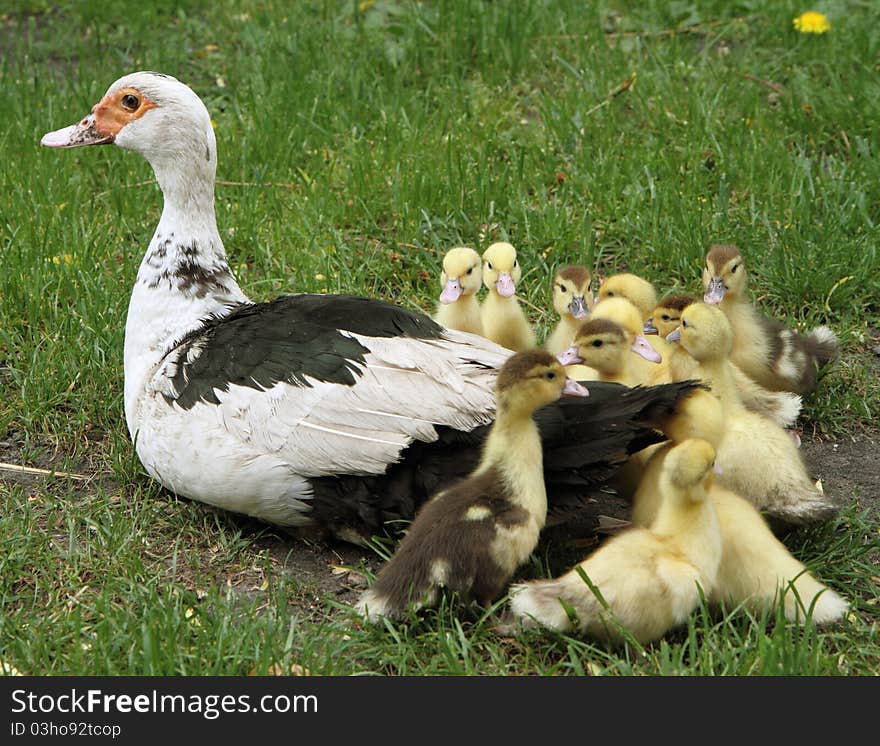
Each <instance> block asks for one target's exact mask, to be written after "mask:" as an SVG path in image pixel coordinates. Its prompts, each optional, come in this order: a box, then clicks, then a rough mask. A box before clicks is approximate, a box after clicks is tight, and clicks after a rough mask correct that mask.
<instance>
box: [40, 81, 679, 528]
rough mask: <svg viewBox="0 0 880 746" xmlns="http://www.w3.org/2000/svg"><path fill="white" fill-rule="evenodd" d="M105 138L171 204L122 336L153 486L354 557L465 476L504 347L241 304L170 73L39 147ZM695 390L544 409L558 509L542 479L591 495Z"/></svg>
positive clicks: (277, 303) (120, 95) (347, 313)
mask: <svg viewBox="0 0 880 746" xmlns="http://www.w3.org/2000/svg"><path fill="white" fill-rule="evenodd" d="M105 143H113V144H116V145H118V146H120V147H122V148H125V149H127V150H133V151H135V152H136V153H139V154H140V155H142V156H143V157H144V158H146V159H147V160H148V161H149V162H150V164H151V165H152V167H153V170H154V172H155V174H156V179H157V181H158V183H159V186H160V187H161V189H162V193H163V195H164V199H165V205H164V209H163V211H162V216H161V219H160V221H159V225H158V227H157V228H156V231H155V234H154V235H153V238H152V240H151V241H150V244H149V246H148V247H147V250H146V254H145V255H144V258H143V261H142V262H141V265H140V269H139V270H138V274H137V280H136V282H135V286H134V290H133V292H132V294H131V300H130V303H129V308H128V319H127V322H126V328H125V417H126V421H127V424H128V429H129V433H130V435H131V438H132V440H133V442H134V444H135V449H136V451H137V454H138V457H139V458H140V460H141V462H142V463H143V465H144V467H145V468H146V470H147V472H148V473H149V474H150V476H151V477H153V478H154V479H156V480H158V481H159V482H160V483H161V484H162V485H164V486H165V487H166V488H168V489H169V490H171V491H173V492H174V493H176V494H178V495H182V496H185V497H188V498H191V499H194V500H199V501H203V502H205V503H209V504H212V505H216V506H218V507H221V508H224V509H227V510H231V511H236V512H240V513H245V514H248V515H251V516H254V517H257V518H260V519H262V520H265V521H267V522H270V523H274V524H278V525H283V526H318V527H320V528H323V529H325V530H328V531H330V532H331V533H333V534H334V535H336V536H338V537H339V538H342V539H345V540H349V541H354V542H357V543H362V542H363V541H364V539H367V538H369V537H370V536H371V535H372V534H374V533H378V532H380V531H381V530H382V529H383V526H387V522H388V521H396V520H398V521H399V520H400V519H404V520H408V519H411V518H412V516H413V514H414V512H415V509H416V508H417V507H418V505H419V504H420V503H421V502H423V501H424V499H425V498H426V497H427V496H428V495H429V494H431V493H432V492H434V491H436V490H437V489H438V487H439V486H442V485H443V484H444V483H447V482H449V481H451V480H453V479H457V478H459V477H461V476H463V475H464V474H467V473H468V472H469V471H470V470H471V469H472V468H473V467H474V466H475V465H476V459H477V457H478V455H479V448H478V447H475V445H476V444H478V443H479V442H481V440H482V438H484V437H485V431H486V430H487V428H486V427H481V426H484V425H486V424H487V423H490V422H491V420H492V418H493V416H494V398H493V386H494V382H495V378H496V375H497V369H498V368H499V367H500V366H501V365H502V363H503V362H504V361H505V360H506V359H507V357H508V356H510V355H511V354H512V353H511V352H510V351H509V350H506V349H503V348H501V347H499V346H497V345H495V344H493V343H491V342H489V341H487V340H484V339H482V338H479V337H476V336H474V335H470V334H465V333H461V332H456V331H452V330H448V329H445V328H443V327H442V326H440V325H438V324H436V323H435V322H433V321H432V320H431V319H429V318H428V317H427V316H424V315H422V314H418V313H413V312H411V311H408V310H406V309H403V308H399V307H397V306H394V305H392V304H389V303H385V302H382V301H378V300H373V299H368V298H361V297H354V296H342V295H307V294H303V295H287V296H282V297H279V298H276V299H275V300H271V301H268V302H254V301H251V300H250V299H249V298H248V297H247V296H246V295H245V294H244V292H243V291H242V289H241V288H240V287H239V285H238V283H237V282H236V280H235V277H234V276H233V274H232V272H231V270H230V268H229V264H228V262H227V259H226V253H225V251H224V248H223V242H222V241H221V239H220V234H219V232H218V230H217V224H216V220H215V216H214V180H215V173H216V167H217V145H216V140H215V137H214V131H213V128H212V126H211V119H210V116H209V114H208V111H207V109H206V108H205V106H204V104H203V103H202V101H201V100H200V99H199V97H198V96H197V95H196V94H195V93H194V92H193V91H192V90H191V89H190V88H189V87H187V86H186V85H184V84H183V83H181V82H179V81H178V80H176V79H175V78H173V77H171V76H169V75H164V74H160V73H155V72H136V73H132V74H130V75H126V76H124V77H122V78H120V79H119V80H117V81H116V82H115V83H113V84H112V85H111V86H110V88H109V89H108V91H107V93H106V95H105V96H104V97H103V98H102V99H101V101H99V102H98V103H97V104H96V105H95V106H94V107H93V109H92V112H91V114H89V115H88V116H87V117H85V118H84V119H83V120H82V121H80V122H79V123H78V124H75V125H72V126H70V127H66V128H64V129H61V130H57V131H55V132H50V133H49V134H47V135H45V136H44V137H43V139H42V145H44V146H47V147H52V148H70V147H76V146H81V145H98V144H105ZM690 388H691V385H690V384H688V385H686V386H684V387H681V386H680V385H675V386H674V387H666V388H661V387H658V388H656V389H654V390H649V391H645V392H641V393H640V394H639V396H640V397H641V398H640V399H639V398H638V397H636V396H634V395H633V394H631V393H627V392H623V391H621V390H620V389H617V388H611V387H606V388H605V389H602V388H598V389H597V390H596V391H595V392H594V395H593V396H592V397H591V398H590V399H589V400H584V401H587V402H589V403H591V404H592V406H587V407H584V406H578V407H571V406H560V405H558V404H557V405H556V406H555V407H553V408H547V410H545V411H544V417H543V420H541V418H540V417H539V418H538V420H539V425H540V426H541V432H542V437H543V438H544V439H545V442H548V441H550V442H561V443H565V444H566V446H567V447H565V448H562V449H557V452H558V453H559V463H558V464H556V465H554V463H553V462H552V459H551V458H549V457H548V459H547V460H545V468H546V469H547V470H548V488H549V489H550V493H551V502H552V494H553V484H554V482H553V478H552V475H553V474H554V473H555V472H554V468H558V469H559V472H558V473H559V474H560V475H561V481H563V482H565V483H566V484H567V488H570V487H571V486H572V485H575V486H577V487H578V488H579V489H581V490H583V486H584V485H587V484H594V483H599V482H601V481H602V479H604V478H605V477H606V476H607V475H608V474H609V473H613V471H614V466H615V464H616V463H619V462H622V461H623V460H624V459H625V456H624V454H625V453H626V452H628V451H629V450H631V448H632V447H634V446H632V445H631V441H634V440H644V438H645V437H646V433H648V432H649V428H650V424H649V423H647V422H646V419H647V418H646V417H645V414H644V411H648V410H650V412H651V418H653V416H654V414H655V412H656V410H657V408H658V407H657V405H658V404H660V405H661V406H660V409H665V410H667V411H668V410H670V409H672V408H674V406H675V402H676V401H677V399H678V397H679V396H681V395H682V392H685V391H689V390H690ZM579 401H580V400H579ZM658 414H659V413H658ZM573 440H574V441H575V442H572V441H573ZM639 445H640V444H639ZM618 459H619V461H618Z"/></svg>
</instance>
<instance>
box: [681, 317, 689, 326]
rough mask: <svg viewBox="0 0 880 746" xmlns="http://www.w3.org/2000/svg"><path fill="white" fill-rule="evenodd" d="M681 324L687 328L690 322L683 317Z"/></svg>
mask: <svg viewBox="0 0 880 746" xmlns="http://www.w3.org/2000/svg"><path fill="white" fill-rule="evenodd" d="M681 325H682V326H683V327H685V328H687V325H688V322H687V321H685V320H684V319H682V320H681Z"/></svg>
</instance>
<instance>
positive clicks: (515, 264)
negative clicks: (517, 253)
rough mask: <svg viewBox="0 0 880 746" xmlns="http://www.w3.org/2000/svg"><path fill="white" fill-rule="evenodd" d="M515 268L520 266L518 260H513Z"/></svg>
mask: <svg viewBox="0 0 880 746" xmlns="http://www.w3.org/2000/svg"><path fill="white" fill-rule="evenodd" d="M513 266H514V267H518V266H519V262H518V261H517V260H516V259H514V260H513Z"/></svg>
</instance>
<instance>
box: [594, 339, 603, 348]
mask: <svg viewBox="0 0 880 746" xmlns="http://www.w3.org/2000/svg"><path fill="white" fill-rule="evenodd" d="M601 346H602V340H601V339H594V340H593V347H601Z"/></svg>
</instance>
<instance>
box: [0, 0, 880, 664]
mask: <svg viewBox="0 0 880 746" xmlns="http://www.w3.org/2000/svg"><path fill="white" fill-rule="evenodd" d="M176 5H177V4H176V3H170V2H158V1H155V0H154V1H152V2H146V1H145V2H142V3H138V4H135V5H132V4H130V3H128V2H121V1H118V0H101V2H92V1H91V0H84V1H83V2H75V3H74V2H62V3H48V2H44V1H43V0H28V1H27V2H25V3H19V4H18V6H17V9H15V10H9V9H7V10H5V11H4V10H2V8H0V51H2V54H0V117H2V120H0V121H2V125H0V150H2V153H3V156H4V161H5V167H4V168H3V169H2V170H0V193H2V194H3V195H4V198H3V201H2V204H0V208H2V209H0V267H2V271H0V441H4V440H5V441H9V442H15V443H18V442H22V443H23V444H24V445H23V446H22V447H21V448H20V449H19V453H18V457H19V459H20V462H21V463H26V464H29V465H41V464H47V463H52V465H53V466H54V467H55V468H58V469H65V468H67V469H70V470H73V471H86V472H87V473H89V474H98V475H100V478H99V479H97V480H94V481H92V482H89V483H87V484H86V485H83V484H81V483H78V482H69V483H68V482H66V481H65V480H57V479H56V480H52V481H49V482H46V483H43V482H34V483H33V484H32V485H30V486H21V485H16V484H14V483H12V482H10V481H8V480H7V481H4V482H0V501H2V503H0V526H2V530H0V537H3V538H2V539H0V541H2V542H3V543H4V549H3V550H2V551H0V598H2V604H3V606H2V613H0V660H3V661H7V662H9V663H12V664H13V665H15V666H16V667H17V668H19V669H20V670H22V671H25V672H29V673H107V674H130V673H136V674H149V673H162V674H183V673H186V674H208V673H235V674H241V673H247V672H248V671H250V670H252V669H254V668H256V669H257V670H267V669H268V667H269V666H270V665H271V664H273V663H275V662H280V663H299V664H300V665H303V666H305V667H306V668H309V669H310V670H312V671H313V672H315V673H327V674H329V673H343V674H348V673H358V672H379V673H395V674H438V673H456V674H458V673H461V674H470V673H476V674H505V673H517V674H525V673H545V674H580V673H583V672H584V671H588V672H597V671H607V672H608V673H613V674H631V673H654V674H657V673H662V674H667V673H676V674H678V673H684V674H708V673H716V674H735V673H738V674H763V673H792V674H838V673H843V674H875V673H877V664H876V661H877V660H878V659H880V657H878V653H880V647H878V644H877V642H876V640H875V634H876V623H877V612H876V606H875V603H874V602H875V601H876V597H877V581H876V567H874V566H873V565H872V561H874V560H872V559H871V557H872V556H873V557H876V554H877V551H878V549H880V546H878V545H880V540H878V531H877V527H876V524H875V523H874V522H872V519H871V518H870V517H868V516H865V515H861V514H860V513H858V511H857V510H856V509H855V507H854V506H853V507H852V508H850V509H849V510H848V511H847V512H846V513H845V514H843V515H842V516H841V517H840V518H839V519H838V520H837V521H836V522H833V523H832V524H830V525H828V526H823V527H820V528H818V529H813V530H810V531H804V532H800V533H799V534H797V535H796V536H794V537H792V538H791V540H790V542H789V545H790V546H791V547H792V548H793V549H794V550H795V551H796V552H797V553H798V556H799V557H800V558H801V559H803V560H804V561H805V562H807V564H808V565H809V566H810V567H811V569H813V570H814V571H815V572H816V573H817V574H818V575H819V576H820V577H821V578H822V579H823V580H825V581H826V582H828V583H830V584H832V585H833V586H834V587H836V588H839V589H841V590H842V591H844V592H845V593H846V594H847V595H848V597H850V598H852V599H853V600H854V602H855V610H854V613H853V615H852V618H851V619H850V620H848V621H847V622H846V623H845V624H844V625H842V626H841V627H839V628H836V629H833V630H830V631H823V632H819V633H817V632H815V631H813V630H806V631H804V632H801V631H799V630H796V629H792V628H791V627H788V626H786V625H783V624H778V623H776V621H777V620H776V619H775V617H774V615H773V614H770V615H769V617H767V618H763V619H760V618H759V619H753V618H750V617H749V616H748V615H746V614H744V613H742V612H739V613H732V614H731V615H729V616H727V617H719V616H718V615H717V614H709V613H698V614H695V615H694V617H693V619H692V622H691V624H690V626H689V627H688V628H687V629H685V630H681V631H680V632H676V633H674V634H672V635H670V636H669V637H668V638H667V640H666V641H663V642H660V643H658V644H656V645H654V646H651V647H649V648H647V649H645V650H641V649H637V648H635V647H633V648H628V649H626V650H624V651H616V652H613V651H608V650H605V649H603V648H601V647H595V646H591V645H588V644H586V643H584V642H583V641H577V640H573V639H568V638H565V637H561V636H559V637H551V638H549V640H548V639H545V638H543V637H541V636H539V635H536V634H533V633H530V634H528V635H523V636H519V637H514V638H501V639H499V638H498V637H497V635H495V634H494V633H493V632H492V630H491V624H490V622H489V620H488V619H483V620H479V619H478V620H466V621H460V620H459V618H458V616H457V615H456V614H455V613H454V612H453V611H452V610H449V609H444V610H441V611H440V612H438V613H437V614H436V615H435V616H432V617H430V618H429V619H427V620H424V621H422V622H420V623H418V624H415V625H410V624H403V625H398V626H396V627H394V628H392V629H390V630H371V629H364V628H362V627H360V626H359V625H357V624H353V623H352V622H351V621H350V620H348V619H347V618H346V617H345V615H344V613H343V610H341V609H339V608H337V607H335V606H334V605H333V603H332V599H321V600H320V602H315V603H314V604H313V609H312V613H311V614H307V615H304V616H303V615H297V616H296V617H291V608H294V607H296V608H303V606H304V599H308V598H311V596H312V595H313V593H314V589H313V588H311V586H310V582H309V579H308V578H305V577H293V576H291V575H290V573H287V572H285V571H284V569H283V562H280V561H278V558H277V550H278V548H279V547H283V546H285V543H286V542H289V541H290V540H289V539H288V538H286V537H284V536H281V535H279V534H277V533H276V532H274V531H273V530H272V529H270V528H267V527H264V526H254V525H253V524H251V523H249V522H246V521H241V520H240V519H237V518H235V517H230V516H222V515H218V514H216V513H214V512H213V511H210V510H207V509H205V508H204V507H202V506H198V505H192V504H190V503H187V502H185V501H175V500H173V499H172V498H169V497H168V495H166V494H165V493H163V492H162V491H160V490H158V489H157V488H156V486H155V485H154V484H153V483H151V482H150V481H149V480H148V479H147V477H146V476H145V475H144V473H143V471H142V469H141V468H140V466H139V465H138V463H137V461H136V459H135V458H134V457H133V455H132V449H131V446H130V443H129V441H128V434H127V432H126V429H125V425H124V421H123V413H122V370H121V367H122V341H123V327H124V317H125V312H126V307H127V302H128V292H129V288H130V286H131V283H132V281H133V278H134V273H135V267H136V265H137V263H138V262H139V261H140V255H141V252H142V251H143V249H144V247H145V245H146V243H147V241H148V240H149V236H150V235H151V232H152V230H153V228H154V226H155V224H156V222H157V221H158V217H159V213H160V211H161V198H160V195H159V193H158V189H157V187H156V186H155V184H153V183H152V182H151V180H152V173H151V171H150V169H149V166H148V165H147V164H146V163H145V162H144V161H142V160H141V159H139V158H138V157H136V156H134V155H132V154H126V153H123V152H121V151H120V150H118V149H115V148H87V149H82V150H75V151H69V152H62V153H58V152H51V151H48V150H46V149H41V148H39V147H38V142H39V138H40V137H41V135H42V134H43V133H45V132H47V131H49V130H52V129H57V128H59V127H62V126H66V125H68V124H71V123H73V122H75V121H76V120H77V119H78V118H80V117H82V116H83V115H84V114H85V113H86V112H87V111H88V110H89V107H90V106H91V105H92V104H94V103H95V102H96V101H97V100H98V99H99V98H100V97H101V95H102V94H103V92H104V91H105V90H106V88H107V86H109V84H110V83H111V82H113V80H115V79H116V78H117V77H119V76H121V75H123V74H124V73H126V72H129V71H132V70H135V69H153V70H160V71H164V72H167V73H171V74H173V75H175V76H177V77H179V78H181V79H182V80H184V81H185V82H187V83H189V84H190V85H192V86H193V88H194V89H195V90H196V92H197V93H199V95H200V96H202V98H203V99H204V100H205V102H206V104H207V106H208V108H209V110H210V111H211V113H212V116H213V118H214V120H215V122H216V124H217V130H216V131H217V137H218V143H219V148H220V166H219V172H218V179H220V180H221V182H224V183H221V185H220V186H218V190H217V199H218V220H219V223H220V230H221V235H222V236H223V239H224V241H225V243H226V247H227V252H228V253H229V255H230V259H231V262H232V264H233V266H234V267H236V271H237V273H238V276H239V280H240V282H241V284H242V286H243V288H244V289H245V291H246V292H248V293H249V294H250V295H251V296H252V297H254V298H258V299H261V298H269V297H272V296H273V295H275V294H277V293H279V292H286V291H293V290H297V291H324V290H327V291H330V292H335V291H344V292H356V293H363V294H369V295H373V296H378V297H385V298H389V299H393V300H395V301H397V302H399V303H402V304H404V305H407V306H410V307H413V308H419V309H423V310H431V309H432V308H433V304H434V302H435V295H436V292H437V278H436V275H437V269H438V265H439V257H440V255H442V253H443V252H444V251H445V249H447V248H449V247H450V246H452V245H454V244H461V243H465V244H470V245H473V246H476V247H477V248H484V247H485V246H486V245H487V243H488V242H490V241H492V240H496V239H508V240H510V241H512V242H513V243H514V244H515V245H516V246H517V249H518V251H519V252H520V254H521V257H522V260H521V263H522V265H523V266H524V268H525V275H524V280H523V282H522V292H523V295H524V296H525V298H526V299H527V300H529V301H530V302H531V303H533V304H534V305H535V306H537V307H538V308H541V309H549V307H550V302H549V290H550V289H549V284H550V273H551V272H552V270H553V268H554V267H555V266H557V265H559V264H562V263H569V262H577V263H584V264H587V265H588V266H590V267H592V268H593V269H594V271H595V272H596V273H600V272H601V273H605V274H610V273H613V272H615V271H620V270H624V269H626V270H631V271H634V272H638V273H640V274H644V275H645V276H647V277H649V278H650V279H651V280H652V281H654V282H655V284H656V285H657V287H658V288H659V289H660V290H661V291H665V290H667V289H672V288H676V287H677V288H687V289H689V290H696V289H698V287H699V269H700V265H701V260H702V257H703V255H704V253H705V250H706V247H707V245H708V244H709V243H711V242H714V241H732V242H736V243H738V244H739V245H740V246H741V248H742V249H743V251H744V253H745V254H746V256H747V258H748V260H749V263H750V266H751V271H752V288H753V291H754V296H755V297H756V298H757V299H758V300H759V302H760V303H761V305H762V307H763V308H764V309H766V311H767V312H768V313H771V314H773V315H774V316H777V317H779V318H782V319H784V320H786V321H788V322H789V323H791V324H792V325H796V326H798V327H799V328H802V329H804V328H808V327H810V326H811V325H815V324H818V323H827V324H829V325H831V326H832V327H833V328H834V329H835V330H836V331H837V332H838V333H839V334H840V336H841V338H842V340H843V342H844V355H843V359H842V360H841V362H840V363H839V364H838V365H836V366H835V367H834V368H833V369H832V370H831V371H830V372H829V374H828V375H827V376H826V377H825V378H824V379H823V381H822V384H821V386H820V388H819V390H818V391H817V392H816V394H815V395H814V396H813V397H812V398H811V399H810V400H809V401H808V402H807V404H806V407H805V420H806V421H807V422H808V423H810V424H812V425H814V426H815V427H816V428H817V429H818V430H820V431H821V432H824V433H826V434H829V435H834V436H837V437H841V436H845V435H846V434H849V433H857V432H860V431H862V430H865V429H870V428H871V427H873V425H874V422H875V419H876V416H877V412H878V411H880V387H878V386H877V383H876V376H877V371H878V368H877V362H876V358H875V357H874V356H873V355H872V352H871V350H872V348H873V347H874V346H876V345H877V344H878V343H880V339H878V335H880V332H878V328H880V304H878V298H880V272H878V269H880V259H878V255H877V246H878V243H880V241H878V238H880V235H878V234H880V229H878V220H880V162H878V159H877V153H876V151H877V147H878V142H877V139H876V126H877V122H878V115H880V79H878V76H877V73H878V68H877V65H876V60H877V55H878V50H880V10H878V9H877V8H876V7H875V6H874V4H872V3H869V2H844V1H843V0H829V2H828V3H824V4H822V7H819V8H818V9H820V10H823V11H825V12H827V13H828V15H829V16H830V18H831V21H832V30H831V32H830V33H828V34H825V35H822V36H808V35H800V34H797V33H796V32H794V31H793V30H792V24H791V19H792V18H793V17H794V16H795V15H796V14H797V13H800V12H802V11H803V10H805V9H807V8H805V7H800V6H799V5H797V4H795V3H791V2H781V3H773V4H767V3H763V2H757V1H756V0H754V1H746V2H735V3H722V2H699V3H698V2H686V1H684V2H675V3H662V2H640V3H635V2H616V3H612V2H599V3H591V4H588V3H584V2H582V1H576V0H558V1H551V0H545V1H544V2H538V1H535V0H533V1H530V2H529V1H526V2H522V1H519V2H493V3H485V2H478V1H477V0H441V1H439V2H436V3H425V4H418V3H413V2H405V1H401V2H382V0H377V1H376V2H375V3H369V2H368V3H361V4H358V3H356V2H323V3H322V2H303V3H297V4H296V5H295V7H296V10H295V11H294V10H292V9H291V7H290V4H289V3H284V2H280V0H262V1H260V0H245V1H242V2H229V1H225V2H224V1H221V2H191V3H186V4H185V10H178V9H176V8H175V6H176ZM768 5H769V7H767V6H768ZM670 29H671V30H677V32H676V33H667V32H666V31H667V30H670ZM624 81H630V82H631V83H632V82H633V81H634V84H633V85H629V86H623V85H622V84H623V83H624ZM533 320H534V321H535V323H536V324H537V325H538V328H539V330H541V331H544V330H546V329H547V327H548V326H549V325H550V324H551V323H552V320H553V319H552V316H551V315H550V314H549V312H547V313H545V314H543V315H540V314H538V313H537V312H536V313H535V314H534V317H533ZM847 497H850V496H847ZM873 520H876V519H873ZM273 549H274V550H275V554H273V553H272V551H271V550H273ZM230 573H232V574H233V575H234V574H235V573H239V575H238V576H235V577H232V578H231V579H230ZM263 586H265V588H263ZM190 609H191V610H192V612H190V615H189V616H187V612H188V610H190Z"/></svg>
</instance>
